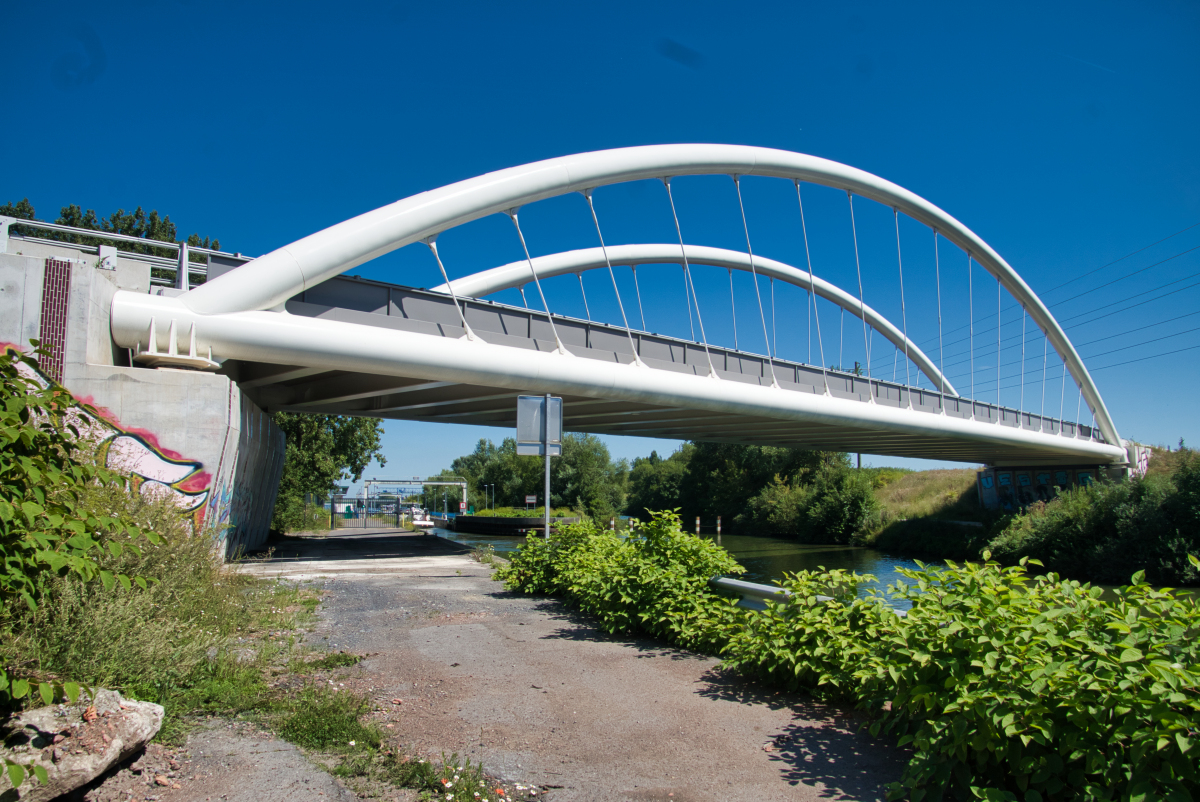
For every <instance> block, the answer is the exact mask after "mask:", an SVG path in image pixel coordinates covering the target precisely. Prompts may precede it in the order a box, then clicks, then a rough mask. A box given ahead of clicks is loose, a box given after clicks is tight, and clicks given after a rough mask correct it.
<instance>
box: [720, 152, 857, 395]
mask: <svg viewBox="0 0 1200 802" xmlns="http://www.w3.org/2000/svg"><path fill="white" fill-rule="evenodd" d="M733 186H734V188H735V189H736V190H737V196H738V208H739V209H740V210H741V212H742V230H743V231H744V232H746V254H747V255H748V256H749V257H750V277H751V278H752V279H753V280H754V297H755V298H757V299H758V318H759V320H761V321H762V330H763V342H764V344H765V345H766V346H767V364H769V365H770V366H771V386H772V387H778V386H779V379H777V378H776V377H775V358H774V357H773V356H771V339H770V338H769V337H768V336H767V314H766V312H764V311H763V302H762V293H761V292H760V291H759V288H758V272H757V271H756V270H755V269H754V249H753V248H751V247H750V226H749V225H747V223H746V205H745V204H744V203H742V182H741V180H740V176H736V175H735V176H733ZM864 317H865V315H864Z"/></svg>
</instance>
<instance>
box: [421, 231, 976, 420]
mask: <svg viewBox="0 0 1200 802" xmlns="http://www.w3.org/2000/svg"><path fill="white" fill-rule="evenodd" d="M685 253H686V254H687V261H688V263H689V264H693V265H710V266H713V267H724V268H732V269H733V270H742V271H747V272H748V271H749V270H750V257H749V256H748V255H747V254H746V253H744V252H742V251H731V250H727V249H725V248H710V247H707V246H701V245H688V246H686V249H685ZM683 259H684V255H683V253H681V252H680V249H679V246H678V245H669V244H637V245H610V246H608V261H607V262H606V261H605V258H604V250H603V249H601V248H584V249H581V250H577V251H564V252H563V253H556V254H551V255H548V256H539V257H537V258H535V259H534V260H533V268H534V271H535V272H536V273H537V275H538V278H542V279H545V278H553V277H555V276H563V275H569V274H573V273H578V272H583V271H587V270H598V269H603V268H605V267H607V265H608V263H609V262H611V263H612V265H613V267H618V266H627V265H638V266H641V265H643V264H682V263H683ZM754 268H755V270H757V271H758V272H759V273H760V274H762V275H764V276H768V277H771V278H776V279H779V280H780V281H785V282H787V283H788V284H792V285H794V286H796V287H800V288H801V289H804V290H809V289H811V290H813V291H814V292H816V294H817V295H819V296H821V297H822V298H825V299H826V300H828V301H830V302H832V303H835V304H837V305H838V306H840V307H842V308H843V309H845V310H846V311H848V312H850V313H851V314H853V315H856V316H858V317H860V318H863V317H865V318H866V320H867V324H868V325H870V326H871V327H873V328H874V329H875V330H876V331H878V332H879V333H880V334H882V335H883V336H884V337H886V338H887V339H888V341H890V342H891V343H892V344H893V345H895V346H896V347H897V348H901V349H902V348H904V345H905V341H906V340H907V343H908V354H909V356H910V357H911V358H912V360H913V363H914V364H915V365H916V366H917V367H918V368H919V369H920V370H921V372H922V373H924V374H925V375H926V376H927V377H928V378H929V380H930V381H931V382H933V386H934V388H935V389H939V390H944V392H945V393H946V394H947V395H950V396H955V397H957V396H958V391H957V390H955V389H954V386H953V385H952V384H951V383H950V381H949V379H947V378H946V377H945V376H943V375H942V372H941V371H940V370H938V368H937V365H935V364H934V363H933V360H931V359H930V358H929V357H928V356H927V355H926V354H925V352H923V351H922V350H921V349H920V348H919V347H917V344H916V343H914V342H913V341H912V340H908V339H907V338H906V337H905V336H904V334H903V333H902V332H901V331H900V330H899V329H897V328H896V327H895V326H894V325H892V323H891V321H889V320H888V319H887V318H885V317H884V316H883V315H881V314H879V312H877V311H876V310H874V309H872V308H871V307H870V306H869V305H866V304H860V303H859V300H858V299H857V298H855V297H854V296H852V295H850V293H848V292H845V291H844V290H842V289H841V288H840V287H838V286H836V285H834V284H830V283H829V282H828V281H825V280H824V279H821V278H818V277H816V276H813V278H812V282H811V283H810V282H809V276H808V272H807V271H805V270H801V269H799V268H797V267H792V266H791V265H789V264H785V263H783V262H779V261H776V260H774V259H768V258H766V257H764V256H758V255H755V257H754ZM527 281H529V264H528V262H525V261H520V262H513V263H512V264H507V265H503V266H501V267H494V268H492V269H491V270H484V271H481V272H479V273H475V274H473V275H470V276H465V277H463V278H458V279H454V280H453V281H452V282H450V285H449V286H447V285H445V284H442V285H440V286H437V287H434V288H433V292H443V293H448V292H449V291H450V288H451V287H452V288H453V289H454V292H455V293H456V294H458V295H469V296H472V297H476V298H480V297H483V296H486V295H491V294H492V293H494V292H500V291H501V290H507V289H512V288H514V287H518V286H520V285H522V284H524V283H526V282H527Z"/></svg>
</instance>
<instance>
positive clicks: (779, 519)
mask: <svg viewBox="0 0 1200 802" xmlns="http://www.w3.org/2000/svg"><path fill="white" fill-rule="evenodd" d="M872 483H873V477H872V475H871V474H868V473H860V472H858V471H855V470H852V469H850V468H847V467H845V466H843V465H838V464H832V465H823V466H821V467H820V468H818V469H817V470H816V471H815V472H813V473H812V474H811V475H809V474H807V473H801V474H797V475H796V476H794V477H793V478H792V479H791V481H785V480H784V479H783V478H781V477H779V476H776V477H775V479H774V480H773V481H772V482H770V483H769V484H768V485H767V486H766V487H764V488H763V489H762V490H761V491H759V492H758V494H757V495H755V496H754V497H752V498H751V499H750V500H749V503H748V504H747V505H746V511H745V512H744V513H742V514H741V515H739V516H738V517H737V523H738V524H739V526H740V527H741V528H742V529H749V530H753V531H754V532H756V533H760V534H768V535H790V536H793V537H796V538H798V539H799V540H801V541H802V542H805V543H849V542H850V539H851V537H853V536H854V534H855V533H857V532H859V531H861V530H863V529H865V528H867V527H868V526H869V525H870V524H871V523H872V522H873V521H874V520H875V519H876V518H878V515H879V503H878V502H877V501H876V500H875V492H874V487H873V484H872Z"/></svg>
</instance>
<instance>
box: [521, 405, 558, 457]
mask: <svg viewBox="0 0 1200 802" xmlns="http://www.w3.org/2000/svg"><path fill="white" fill-rule="evenodd" d="M547 402H549V410H547ZM517 453H518V454H521V455H530V456H543V455H545V454H549V455H550V456H552V457H557V456H559V455H561V454H562V399H561V398H554V397H551V398H546V397H545V396H542V395H521V396H517Z"/></svg>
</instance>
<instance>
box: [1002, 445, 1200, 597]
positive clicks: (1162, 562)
mask: <svg viewBox="0 0 1200 802" xmlns="http://www.w3.org/2000/svg"><path fill="white" fill-rule="evenodd" d="M988 548H989V549H991V551H992V552H993V554H994V555H995V557H996V558H997V559H998V560H1000V561H1001V562H1016V561H1017V560H1018V559H1020V558H1021V557H1034V558H1036V559H1038V560H1039V561H1040V562H1042V563H1044V564H1045V566H1046V567H1047V568H1048V569H1049V570H1052V571H1056V572H1059V573H1063V574H1066V575H1068V576H1072V577H1076V578H1082V579H1088V580H1091V581H1096V582H1104V583H1115V582H1120V581H1122V580H1123V579H1124V578H1125V577H1126V576H1127V575H1128V574H1129V572H1130V571H1136V570H1144V571H1145V572H1146V575H1147V576H1148V577H1149V578H1150V580H1151V581H1152V582H1154V583H1156V584H1183V585H1195V584H1200V571H1197V570H1196V569H1195V568H1194V567H1193V566H1192V565H1191V564H1190V563H1189V562H1188V559H1187V558H1188V555H1189V554H1198V553H1200V458H1197V457H1196V456H1195V455H1185V456H1184V458H1183V459H1180V460H1179V462H1178V464H1177V466H1176V470H1175V471H1174V473H1173V474H1166V473H1161V474H1157V475H1153V476H1149V477H1146V478H1137V477H1135V478H1132V479H1130V480H1128V481H1125V482H1117V483H1112V482H1097V483H1094V484H1092V485H1089V486H1087V487H1076V488H1071V489H1069V490H1066V491H1064V492H1063V493H1062V494H1061V495H1060V496H1059V498H1057V499H1055V500H1053V501H1051V502H1050V503H1048V504H1045V503H1038V504H1035V505H1032V506H1031V507H1030V508H1029V509H1028V510H1026V511H1025V512H1023V513H1020V514H1018V515H1016V516H1014V517H1013V518H1012V519H1011V521H1010V522H1009V523H1008V525H1007V527H1005V528H1004V529H1003V531H1001V532H1000V533H999V534H998V535H997V536H996V537H995V538H994V539H993V540H992V541H991V543H990V544H989V545H988Z"/></svg>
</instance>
